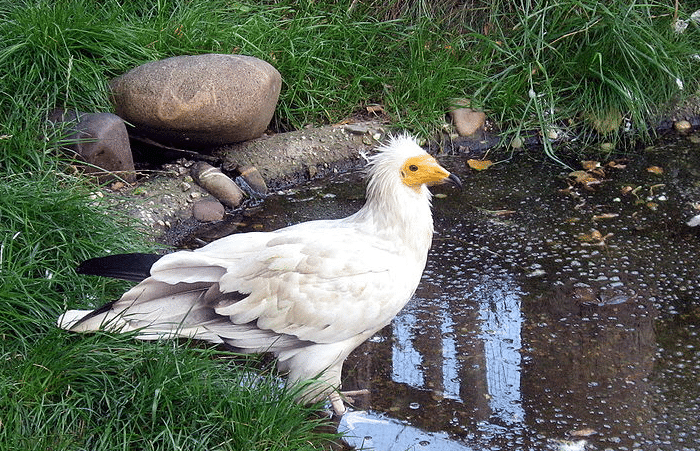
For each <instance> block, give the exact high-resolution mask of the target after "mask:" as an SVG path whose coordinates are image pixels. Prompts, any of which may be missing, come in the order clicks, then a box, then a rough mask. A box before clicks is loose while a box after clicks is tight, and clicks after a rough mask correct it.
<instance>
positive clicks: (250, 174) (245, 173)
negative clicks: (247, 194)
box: [238, 166, 267, 194]
mask: <svg viewBox="0 0 700 451" xmlns="http://www.w3.org/2000/svg"><path fill="white" fill-rule="evenodd" d="M238 172H239V173H240V174H241V177H242V178H243V180H245V181H246V183H247V184H248V186H249V187H250V188H251V189H252V190H253V191H255V192H256V193H258V194H267V184H266V183H265V180H264V179H263V176H262V175H261V174H260V171H258V170H257V168H255V167H254V166H243V167H241V168H239V169H238Z"/></svg>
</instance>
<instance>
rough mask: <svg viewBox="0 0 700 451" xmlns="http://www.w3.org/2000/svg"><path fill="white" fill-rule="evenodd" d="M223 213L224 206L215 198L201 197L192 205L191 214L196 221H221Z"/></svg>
mask: <svg viewBox="0 0 700 451" xmlns="http://www.w3.org/2000/svg"><path fill="white" fill-rule="evenodd" d="M224 214H225V210H224V206H223V205H222V204H221V202H219V201H218V200H216V199H201V200H198V201H197V202H195V203H194V205H192V216H194V218H195V219H196V220H198V221H202V222H212V221H221V220H222V219H224Z"/></svg>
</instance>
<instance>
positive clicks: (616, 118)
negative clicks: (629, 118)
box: [586, 109, 622, 135]
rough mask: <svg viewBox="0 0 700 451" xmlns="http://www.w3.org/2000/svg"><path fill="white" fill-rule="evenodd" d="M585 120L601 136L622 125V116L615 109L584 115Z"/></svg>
mask: <svg viewBox="0 0 700 451" xmlns="http://www.w3.org/2000/svg"><path fill="white" fill-rule="evenodd" d="M586 120H587V121H588V122H589V123H590V124H591V125H592V126H593V128H594V129H595V131H597V132H598V133H600V134H601V135H607V134H610V133H612V132H614V131H615V130H618V129H619V128H620V126H621V125H622V114H621V113H620V112H619V111H618V110H616V109H609V110H607V111H598V112H595V113H588V114H586Z"/></svg>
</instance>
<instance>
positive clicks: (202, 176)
mask: <svg viewBox="0 0 700 451" xmlns="http://www.w3.org/2000/svg"><path fill="white" fill-rule="evenodd" d="M192 178H193V179H194V180H195V181H196V182H197V184H199V186H201V187H202V188H204V189H205V190H207V191H208V192H209V194H211V195H212V196H214V197H216V198H217V199H219V200H220V201H221V203H223V204H224V205H227V206H229V207H237V206H239V205H240V204H241V202H242V201H243V191H241V189H240V188H239V187H238V185H236V182H234V181H233V180H231V179H230V178H229V177H228V176H227V175H226V174H224V173H223V172H221V171H220V170H219V169H218V168H215V167H214V166H212V165H210V164H208V163H204V162H201V161H200V162H199V163H196V164H195V165H193V166H192Z"/></svg>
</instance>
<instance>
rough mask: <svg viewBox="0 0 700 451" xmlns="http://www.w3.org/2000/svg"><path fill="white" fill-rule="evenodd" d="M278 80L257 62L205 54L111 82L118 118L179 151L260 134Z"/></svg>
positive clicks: (144, 68) (275, 73)
mask: <svg viewBox="0 0 700 451" xmlns="http://www.w3.org/2000/svg"><path fill="white" fill-rule="evenodd" d="M281 85H282V78H281V76H280V73H279V72H278V71H277V70H276V69H275V68H274V67H272V66H271V65H270V64H268V63H266V62H265V61H262V60H260V59H257V58H253V57H250V56H243V55H221V54H207V55H196V56H178V57H173V58H167V59H164V60H161V61H154V62H151V63H147V64H144V65H142V66H138V67H136V68H134V69H132V70H131V71H129V72H127V73H126V74H124V75H122V76H120V77H118V78H116V79H114V80H112V82H111V83H110V88H111V91H112V98H113V101H114V104H115V108H116V113H117V114H118V115H119V116H121V117H122V118H124V120H126V121H128V122H130V123H132V124H134V125H135V126H136V129H137V131H138V132H139V133H142V134H145V135H147V136H149V137H150V138H152V139H154V140H156V141H162V142H167V143H171V144H174V145H179V146H183V147H204V146H208V145H220V144H227V143H233V142H241V141H246V140H249V139H252V138H256V137H258V136H260V135H262V134H263V132H264V131H265V129H266V128H267V126H268V124H269V123H270V120H271V119H272V115H273V113H274V111H275V106H276V104H277V99H278V98H279V93H280V88H281Z"/></svg>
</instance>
